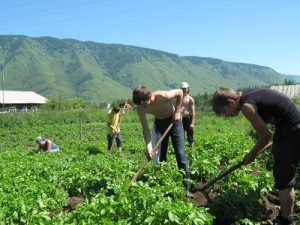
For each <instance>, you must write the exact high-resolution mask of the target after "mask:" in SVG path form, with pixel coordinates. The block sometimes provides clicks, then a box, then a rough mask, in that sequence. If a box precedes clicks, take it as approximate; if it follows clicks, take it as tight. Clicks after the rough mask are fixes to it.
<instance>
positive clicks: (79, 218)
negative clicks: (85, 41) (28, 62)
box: [0, 107, 300, 225]
mask: <svg viewBox="0 0 300 225" xmlns="http://www.w3.org/2000/svg"><path fill="white" fill-rule="evenodd" d="M106 113H107V111H106V110H103V109H95V108H94V109H91V108H89V107H85V108H83V109H73V110H68V111H66V110H62V111H52V110H49V109H46V108H45V109H44V110H43V109H41V110H39V111H38V112H35V113H13V114H2V115H0V124H1V131H0V136H1V143H0V149H1V151H0V160H1V165H0V168H1V175H0V189H1V190H0V195H1V198H0V223H1V224H9V225H13V224H18V225H19V224H89V225H91V224H203V225H204V224H212V222H213V218H214V217H218V218H221V219H223V220H226V221H231V222H236V224H248V225H254V224H260V222H261V220H262V219H263V218H265V217H264V215H266V214H267V212H266V208H265V207H264V204H263V202H259V201H258V199H259V198H260V197H261V196H265V195H266V194H267V193H268V192H270V191H271V190H272V185H273V180H272V172H271V171H270V170H269V169H268V168H269V167H268V166H266V164H269V163H270V162H269V158H271V157H270V155H269V154H270V152H269V151H266V152H265V153H263V154H261V155H260V156H259V158H258V159H257V160H256V161H255V162H254V163H253V164H251V165H249V166H246V167H242V168H240V169H238V170H236V171H234V172H233V173H231V174H230V175H229V176H227V177H225V178H223V179H222V180H220V181H218V183H217V184H218V185H215V186H212V187H210V188H209V190H210V191H214V192H215V193H217V197H216V198H215V199H214V200H213V202H212V203H211V204H208V205H206V206H205V207H204V206H202V207H200V206H196V205H195V204H193V203H192V202H189V201H187V199H186V196H185V194H186V193H185V190H184V188H183V185H182V180H181V174H180V172H178V171H177V166H176V160H175V156H174V154H172V148H171V147H170V149H169V151H170V153H169V154H168V162H167V163H162V164H161V165H160V166H159V167H154V166H152V163H151V162H150V163H148V165H146V167H145V168H144V170H143V171H142V173H141V174H140V176H139V177H138V179H137V182H135V183H133V184H132V185H130V180H131V178H132V177H133V176H134V175H135V173H136V172H137V171H138V169H139V167H140V165H141V164H142V162H143V161H144V160H145V155H144V151H145V144H144V141H143V139H142V136H141V125H140V123H139V121H138V118H137V115H136V112H135V111H134V110H126V114H125V117H124V118H123V120H122V124H121V132H122V137H123V140H124V147H123V151H122V152H118V151H117V150H116V148H115V149H114V151H113V154H109V151H108V150H107V141H106ZM39 135H41V136H43V137H48V138H50V139H51V140H53V141H54V142H56V143H57V144H58V145H59V147H60V149H61V151H60V152H58V153H43V154H36V153H35V150H36V149H37V146H36V144H35V138H36V136H39ZM254 137H255V134H253V131H252V129H251V126H250V124H249V123H248V122H247V121H246V120H245V119H243V118H242V117H239V118H237V119H223V118H219V117H215V116H214V115H213V114H211V113H207V112H205V113H204V112H200V111H197V121H196V127H195V138H196V144H195V148H194V149H188V148H187V155H188V157H189V160H190V170H191V175H192V179H193V181H194V182H196V183H198V182H206V181H208V180H210V179H212V178H213V177H215V176H217V175H218V174H220V173H222V171H223V170H226V169H228V168H229V167H231V166H232V165H234V164H236V163H238V162H240V160H241V159H242V157H243V155H244V154H245V152H247V151H248V149H250V148H251V146H252V145H253V143H254ZM220 168H223V169H220ZM253 168H255V169H256V171H257V172H258V173H259V176H255V175H254V174H253V173H251V171H252V169H253ZM75 197H76V198H81V199H82V200H83V202H82V203H80V204H79V205H77V207H76V208H75V207H74V208H71V207H70V203H68V202H69V200H70V199H72V198H75ZM296 205H298V210H299V206H300V198H299V196H298V197H297V200H296ZM296 209H297V207H296ZM297 212H298V213H299V211H297ZM265 222H270V221H265Z"/></svg>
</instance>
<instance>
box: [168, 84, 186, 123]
mask: <svg viewBox="0 0 300 225" xmlns="http://www.w3.org/2000/svg"><path fill="white" fill-rule="evenodd" d="M165 97H166V98H167V99H168V100H172V99H174V98H176V102H175V111H174V120H180V119H181V106H182V99H183V91H182V90H181V89H174V90H170V91H167V92H166V95H165Z"/></svg>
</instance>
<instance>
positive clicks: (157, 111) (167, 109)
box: [137, 90, 176, 119]
mask: <svg viewBox="0 0 300 225" xmlns="http://www.w3.org/2000/svg"><path fill="white" fill-rule="evenodd" d="M175 97H176V93H175V91H172V90H171V91H155V92H153V93H152V94H151V98H150V103H149V104H145V105H140V106H138V108H137V110H138V112H139V113H141V114H147V113H148V114H152V115H154V117H155V118H157V119H166V118H168V117H170V116H173V114H174V106H173V102H172V99H173V98H175Z"/></svg>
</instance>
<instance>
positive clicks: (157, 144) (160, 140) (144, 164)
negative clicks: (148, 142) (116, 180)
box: [130, 123, 173, 183]
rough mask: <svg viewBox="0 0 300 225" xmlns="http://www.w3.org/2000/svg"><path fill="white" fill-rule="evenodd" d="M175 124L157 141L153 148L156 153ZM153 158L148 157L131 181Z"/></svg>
mask: <svg viewBox="0 0 300 225" xmlns="http://www.w3.org/2000/svg"><path fill="white" fill-rule="evenodd" d="M172 126H173V123H171V124H170V126H169V127H168V128H167V130H166V131H165V133H164V134H163V135H162V136H161V138H160V139H159V140H158V142H157V143H156V145H155V146H154V148H153V151H154V154H155V153H156V151H157V149H158V148H159V146H160V144H161V142H162V141H163V139H164V138H165V136H166V135H167V134H168V132H169V131H170V130H171V128H172ZM150 160H151V159H148V158H147V159H146V160H145V161H144V162H143V163H142V165H141V166H140V168H139V170H138V171H137V173H136V174H135V175H134V177H133V178H132V179H131V181H130V183H133V182H134V181H135V180H136V178H137V177H138V176H139V175H140V173H141V172H142V170H143V169H144V167H145V166H146V164H147V163H148V162H149V161H150Z"/></svg>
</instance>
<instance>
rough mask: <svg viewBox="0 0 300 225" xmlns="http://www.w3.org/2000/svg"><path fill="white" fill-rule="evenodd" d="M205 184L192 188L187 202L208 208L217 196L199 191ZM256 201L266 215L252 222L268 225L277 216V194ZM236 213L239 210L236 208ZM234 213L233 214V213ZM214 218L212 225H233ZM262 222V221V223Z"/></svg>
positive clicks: (253, 219) (272, 193) (231, 222)
mask: <svg viewBox="0 0 300 225" xmlns="http://www.w3.org/2000/svg"><path fill="white" fill-rule="evenodd" d="M204 185H205V184H203V183H198V184H197V185H195V187H194V188H193V190H192V192H191V194H192V197H189V198H188V201H190V202H193V203H194V204H195V205H197V206H199V207H207V208H209V206H210V203H211V202H212V201H214V199H215V198H216V196H217V193H214V192H208V191H207V190H205V191H200V189H201V187H203V186H204ZM218 188H221V187H219V186H215V187H214V190H216V189H218ZM257 201H259V202H261V203H263V205H264V207H265V212H267V213H266V215H265V216H264V218H261V217H259V218H255V217H254V218H251V220H252V221H253V222H260V224H262V225H267V224H270V221H272V220H273V219H274V218H275V217H276V216H277V215H278V208H279V198H278V193H277V192H276V191H272V192H270V193H268V194H267V195H266V196H262V197H261V199H257ZM236 210H237V211H238V210H239V209H238V208H236ZM233 213H235V212H233ZM220 214H222V213H220ZM214 216H215V217H216V218H215V219H214V222H213V224H214V225H234V224H235V222H234V221H226V220H223V219H222V218H219V217H218V215H214ZM262 220H263V221H262Z"/></svg>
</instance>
